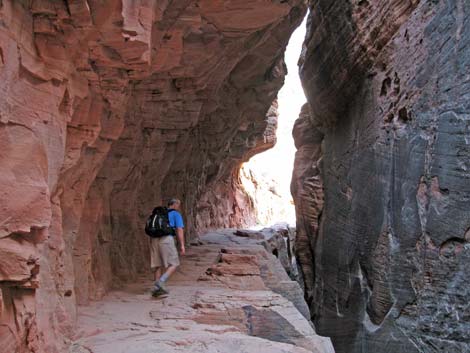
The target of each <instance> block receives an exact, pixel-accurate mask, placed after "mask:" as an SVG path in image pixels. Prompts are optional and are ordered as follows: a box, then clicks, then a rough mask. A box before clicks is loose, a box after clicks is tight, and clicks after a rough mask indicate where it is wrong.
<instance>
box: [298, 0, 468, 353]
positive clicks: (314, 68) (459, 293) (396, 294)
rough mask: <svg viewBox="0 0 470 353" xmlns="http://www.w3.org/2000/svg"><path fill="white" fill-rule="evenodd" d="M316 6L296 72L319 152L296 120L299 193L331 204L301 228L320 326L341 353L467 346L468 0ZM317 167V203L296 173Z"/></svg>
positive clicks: (314, 211) (319, 1)
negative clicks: (308, 154) (307, 155)
mask: <svg viewBox="0 0 470 353" xmlns="http://www.w3.org/2000/svg"><path fill="white" fill-rule="evenodd" d="M310 6H311V13H310V18H309V22H308V34H307V37H306V41H305V48H304V51H303V55H302V58H301V62H300V65H301V66H300V72H301V76H302V81H303V85H304V88H305V91H306V93H307V96H308V102H309V103H310V106H311V107H312V114H311V119H310V121H309V122H308V124H311V123H313V124H314V126H315V124H317V125H320V128H319V131H321V132H322V133H323V134H324V136H323V137H322V138H323V142H322V144H323V146H322V152H321V155H322V160H321V161H320V163H319V162H318V148H319V147H318V144H319V143H320V139H319V135H318V134H317V132H312V134H315V136H318V138H316V139H315V140H314V141H305V139H304V138H303V137H302V135H301V134H299V132H298V130H297V133H294V135H296V138H297V143H298V144H299V146H298V148H299V152H298V153H299V156H298V160H297V167H296V169H297V170H296V172H295V173H294V180H293V191H294V196H295V195H297V196H296V206H297V209H298V210H299V209H300V212H303V211H302V210H304V209H305V207H310V208H311V209H310V211H308V213H307V214H308V215H309V217H313V216H315V215H318V212H319V211H318V210H319V209H321V211H320V213H321V216H319V217H316V220H315V219H310V218H309V219H308V220H307V221H302V222H301V223H300V228H301V229H299V231H301V232H306V234H307V235H308V237H309V242H308V241H306V240H304V242H305V248H304V249H302V250H299V251H302V252H306V253H307V254H308V252H311V259H312V260H311V262H310V264H309V263H308V262H306V261H302V255H303V254H302V253H300V254H299V256H298V257H299V260H300V261H301V263H302V265H303V267H304V274H305V273H307V274H308V276H306V277H308V278H310V279H311V281H313V282H311V283H310V284H309V285H307V290H308V293H310V291H312V293H313V294H312V298H311V310H312V317H313V319H314V322H315V327H316V329H317V331H318V332H319V333H320V334H321V335H326V336H331V337H332V339H333V343H334V345H335V349H336V352H338V353H345V352H348V353H354V352H361V353H367V352H371V353H372V352H374V353H376V352H406V353H412V352H469V351H470V346H469V342H470V336H469V334H470V323H469V322H470V320H469V319H470V318H469V307H468V297H469V295H470V292H469V288H470V287H469V286H468V283H469V281H470V272H469V271H468V264H469V263H470V231H469V230H470V174H469V170H470V164H469V163H470V130H469V129H470V119H469V116H470V106H469V94H468V92H469V91H470V81H469V79H468V72H469V66H470V24H469V18H470V7H469V6H468V2H465V1H457V0H456V1H408V0H406V1H404V0H403V1H401V0H398V1H378V0H368V1H334V2H332V1H328V0H312V1H310ZM301 119H302V120H300V121H299V122H298V124H306V123H305V119H304V118H301ZM307 128H308V127H306V129H307ZM305 146H310V147H308V148H311V149H312V152H311V158H310V159H307V158H305V155H304V152H303V150H304V149H305V148H307V147H305ZM315 146H316V147H315ZM318 164H319V166H320V176H321V178H320V179H321V182H322V183H323V193H324V201H323V199H321V198H319V200H318V202H317V203H316V205H313V204H312V201H314V200H315V198H316V197H317V196H319V195H320V191H319V190H318V186H319V184H318V183H317V184H316V186H315V187H313V185H314V184H312V183H304V186H303V187H302V185H301V184H299V183H298V181H299V180H301V178H302V175H306V176H307V179H305V178H304V179H303V180H308V178H313V175H314V170H313V169H315V166H317V165H318ZM299 165H300V166H301V167H302V168H303V169H305V170H306V171H307V170H310V171H309V172H308V173H306V174H305V173H304V174H302V173H303V171H302V170H303V169H302V170H299ZM299 178H300V179H299ZM299 188H300V190H299ZM305 205H307V206H305ZM317 221H319V222H320V224H319V229H318V231H316V225H315V222H317ZM306 222H307V223H308V224H307V227H308V228H307V230H305V229H302V228H305V223H306ZM309 222H310V223H309ZM302 237H304V235H303V233H302V234H301V236H299V238H300V240H299V241H301V239H302ZM308 256H310V255H308ZM308 256H307V255H305V258H308Z"/></svg>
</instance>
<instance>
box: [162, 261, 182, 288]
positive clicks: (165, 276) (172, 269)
mask: <svg viewBox="0 0 470 353" xmlns="http://www.w3.org/2000/svg"><path fill="white" fill-rule="evenodd" d="M177 268H178V266H174V265H171V266H169V267H168V268H167V270H166V271H165V273H164V274H163V275H162V276H159V277H157V278H158V279H157V285H158V284H163V285H164V284H165V282H166V281H167V280H168V278H170V276H171V275H172V274H173V273H175V271H176V269H177Z"/></svg>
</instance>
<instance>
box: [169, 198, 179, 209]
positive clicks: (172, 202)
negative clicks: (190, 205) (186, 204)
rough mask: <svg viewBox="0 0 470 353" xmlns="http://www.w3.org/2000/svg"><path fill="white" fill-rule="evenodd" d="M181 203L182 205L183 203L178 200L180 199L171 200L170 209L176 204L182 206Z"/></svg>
mask: <svg viewBox="0 0 470 353" xmlns="http://www.w3.org/2000/svg"><path fill="white" fill-rule="evenodd" d="M180 203H181V201H180V200H178V199H170V201H168V207H171V206H173V205H175V204H180Z"/></svg>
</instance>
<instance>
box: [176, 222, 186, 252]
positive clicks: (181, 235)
mask: <svg viewBox="0 0 470 353" xmlns="http://www.w3.org/2000/svg"><path fill="white" fill-rule="evenodd" d="M176 236H177V237H178V242H179V244H180V252H181V255H184V254H185V253H186V249H185V248H184V232H183V228H176Z"/></svg>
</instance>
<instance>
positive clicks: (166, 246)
mask: <svg viewBox="0 0 470 353" xmlns="http://www.w3.org/2000/svg"><path fill="white" fill-rule="evenodd" d="M180 207H181V201H180V200H178V199H171V200H170V201H169V202H168V220H169V222H170V227H172V228H173V229H174V230H175V235H176V237H177V239H178V243H179V246H180V253H181V255H184V254H185V252H186V249H185V248H184V233H183V229H184V222H183V217H182V216H181V213H180V212H179V210H180ZM150 262H151V264H150V265H151V267H152V270H154V271H155V286H154V288H153V289H152V295H153V296H160V295H163V294H168V290H167V289H166V287H165V282H166V281H167V280H168V278H169V277H170V276H171V275H172V274H173V273H174V272H175V271H176V269H177V268H178V266H179V265H180V261H179V258H178V251H177V250H176V245H175V236H174V235H172V234H169V235H166V236H164V237H160V238H150ZM163 269H165V273H164V274H163V275H162V270H163Z"/></svg>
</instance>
